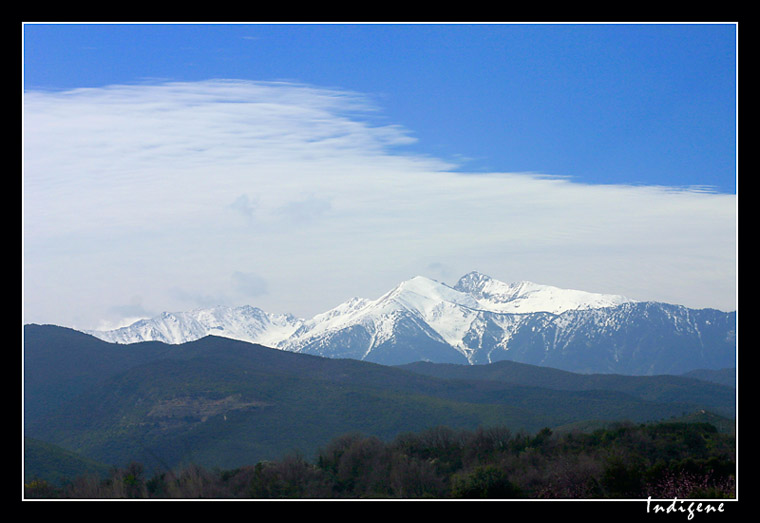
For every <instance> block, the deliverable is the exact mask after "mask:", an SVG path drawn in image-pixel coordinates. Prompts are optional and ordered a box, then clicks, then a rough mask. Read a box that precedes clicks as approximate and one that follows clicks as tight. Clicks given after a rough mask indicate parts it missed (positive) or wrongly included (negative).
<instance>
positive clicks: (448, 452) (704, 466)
mask: <svg viewBox="0 0 760 523" xmlns="http://www.w3.org/2000/svg"><path fill="white" fill-rule="evenodd" d="M735 470H736V460H735V440H734V436H733V435H731V434H724V433H719V432H718V431H717V429H716V428H715V427H714V426H713V425H711V424H708V423H680V422H667V423H658V424H649V425H645V424H640V425H634V424H616V425H613V426H611V427H609V428H605V429H598V430H595V431H593V432H591V433H569V432H568V433H561V434H557V433H552V432H551V431H550V430H549V429H543V430H541V431H539V432H537V433H535V434H525V433H517V434H513V433H512V432H511V431H510V430H509V429H506V428H503V427H494V428H483V429H478V430H475V431H464V430H454V429H450V428H447V427H436V428H433V429H429V430H426V431H423V432H420V433H405V434H402V435H399V436H397V437H396V438H395V439H393V440H392V441H390V442H384V441H382V440H380V439H378V438H376V437H372V436H364V435H361V434H347V435H344V436H341V437H338V438H336V439H334V440H332V441H331V442H330V443H329V444H328V445H326V446H325V447H324V448H323V449H321V450H320V451H319V452H318V455H317V456H316V458H315V459H314V460H307V459H305V458H304V457H303V456H301V455H298V454H290V455H288V456H286V457H284V458H282V459H281V460H279V461H270V462H260V463H257V464H255V465H250V466H244V467H240V468H236V469H233V470H208V469H204V468H203V467H199V466H195V465H190V466H185V467H183V468H180V469H177V470H172V471H164V472H160V473H156V474H153V475H151V476H150V477H147V475H146V474H145V473H144V469H143V467H142V465H140V464H138V463H132V464H130V465H129V466H127V467H124V468H115V469H113V470H111V472H110V474H109V475H108V476H107V477H98V476H93V475H86V476H80V477H77V478H73V479H71V480H69V481H66V482H64V483H62V484H61V486H54V485H52V484H50V483H47V482H45V481H42V480H34V479H32V480H31V481H29V478H27V481H28V483H27V484H26V485H25V497H26V498H28V499H29V498H77V499H98V498H143V499H171V498H223V499H232V498H319V499H334V498H439V499H440V498H510V499H511V498H532V499H540V498H553V499H571V498H582V499H588V498H610V499H643V498H646V497H648V496H651V497H652V498H653V499H672V498H676V497H677V498H680V499H685V498H705V499H717V498H733V497H735V492H736V489H735Z"/></svg>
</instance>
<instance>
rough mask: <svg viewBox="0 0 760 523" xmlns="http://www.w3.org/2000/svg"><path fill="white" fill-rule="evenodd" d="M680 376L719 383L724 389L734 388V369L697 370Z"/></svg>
mask: <svg viewBox="0 0 760 523" xmlns="http://www.w3.org/2000/svg"><path fill="white" fill-rule="evenodd" d="M682 376H684V377H687V378H694V379H698V380H704V381H710V382H713V383H719V384H721V385H725V386H726V387H736V369H717V370H713V369H697V370H693V371H691V372H687V373H686V374H682Z"/></svg>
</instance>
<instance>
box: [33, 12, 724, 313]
mask: <svg viewBox="0 0 760 523" xmlns="http://www.w3.org/2000/svg"><path fill="white" fill-rule="evenodd" d="M736 30H737V28H736V26H735V25H732V24H695V25H691V24H667V25H665V24H644V25H631V24H611V25H604V24H581V25H571V24H548V25H545V24H524V25H511V24H474V25H468V24H444V25H438V24H380V25H376V24H358V25H353V24H337V25H336V24H274V25H267V24H222V25H215V24H201V25H192V24H149V25H132V24H128V25H117V24H106V25H97V24H84V25H82V24H52V25H37V24H31V25H26V26H25V27H24V41H23V44H24V57H23V58H24V64H23V65H24V70H23V73H24V90H25V130H24V133H25V134H24V136H25V149H24V152H25V184H24V189H25V211H24V213H25V216H24V217H25V275H26V276H25V293H26V294H25V312H26V315H27V317H28V321H46V322H52V323H64V324H69V325H75V324H80V323H81V324H88V325H92V324H93V323H96V322H106V321H112V322H124V321H125V319H126V318H127V317H128V316H129V317H130V318H131V317H138V316H147V315H150V314H154V313H159V312H161V311H163V310H177V309H188V308H192V307H194V306H201V305H207V304H210V303H215V302H225V303H226V304H241V303H243V302H245V303H250V304H252V305H258V306H261V307H262V308H264V309H279V310H272V312H293V313H297V314H299V315H309V314H313V313H316V312H320V311H321V310H325V309H326V308H328V307H330V306H334V305H337V304H338V303H339V302H341V301H343V300H345V299H348V298H350V297H351V296H354V295H361V296H363V297H370V298H372V297H376V296H378V295H379V294H380V293H382V292H384V291H385V290H387V289H388V288H389V286H392V285H393V284H395V283H396V282H397V281H398V280H399V279H405V278H407V277H412V276H414V275H416V274H424V275H427V276H430V277H433V278H436V279H440V280H443V281H446V282H447V283H454V282H455V280H456V278H457V277H458V276H461V275H462V274H464V273H465V272H468V271H469V270H475V269H477V270H482V271H483V272H486V273H490V274H491V276H493V277H495V278H499V279H503V280H505V281H514V280H518V279H526V280H533V281H538V282H539V283H546V284H553V285H558V286H566V287H574V288H584V289H585V290H593V291H600V292H611V293H616V294H628V295H631V294H633V296H631V297H633V298H637V299H661V300H663V301H670V302H678V303H682V304H687V305H692V306H714V307H716V308H723V309H728V308H732V307H733V306H734V298H735V293H736V291H735V285H736V284H735V280H736V274H735V263H736V262H735V255H736V253H735V241H736V238H735V234H736V231H735V225H736V224H735V206H736V199H735V195H736V179H737V178H736V105H737V100H736V74H737V73H736ZM221 80H224V81H225V82H220V81H221ZM231 107H238V108H240V111H239V112H237V113H236V112H234V111H230V110H229V109H230V108H231ZM156 114H165V115H167V119H166V120H161V119H160V118H157V119H156V121H155V123H154V124H153V125H148V124H147V123H146V121H147V120H149V119H151V118H152V117H153V116H154V115H156ZM191 130H192V132H191ZM63 144H67V146H66V147H64V146H63ZM227 147H229V149H227ZM173 148H175V149H173ZM188 151H190V153H188ZM285 160H288V162H286V161H285ZM164 162H165V163H164ZM263 166H266V169H265V168H264V167H263ZM312 171H313V174H306V173H311V172H312ZM222 172H223V173H224V174H221V173H222ZM410 173H412V174H410ZM212 180H213V182H212ZM275 182H277V183H275ZM174 184H179V185H174ZM223 187H224V188H226V192H224V191H223V190H222V188H223ZM139 188H146V189H147V191H146V192H142V191H141V190H140V189H139ZM402 188H403V190H402ZM431 189H432V190H431ZM173 191H174V192H173ZM383 191H387V192H383ZM447 191H454V192H447ZM368 193H372V194H373V195H375V197H376V198H377V201H374V200H372V199H371V198H369V197H368V196H367V194H368ZM178 194H180V195H182V197H181V198H176V199H172V198H171V196H176V195H178ZM455 196H456V197H458V198H461V201H460V200H457V198H455ZM381 201H385V202H386V205H385V206H382V205H381V203H380V202H381ZM62 202H67V203H62ZM170 202H171V203H170ZM447 206H448V207H447ZM74 208H76V209H77V211H76V212H75V211H74ZM221 208H224V209H226V210H225V211H224V212H228V211H229V210H230V209H232V210H233V211H234V212H235V213H236V214H234V216H235V218H232V217H231V215H225V214H223V211H221V210H219V209H221ZM212 209H217V211H218V212H216V211H212ZM361 209H363V210H364V212H363V213H360V210H361ZM412 209H414V210H412ZM444 210H445V211H446V212H445V215H444ZM185 213H186V214H185ZM352 213H354V214H352ZM452 213H459V214H460V216H463V215H465V213H466V216H467V217H466V219H462V220H459V221H457V222H456V224H455V223H453V222H452V223H451V224H447V222H446V221H447V220H452V218H450V216H451V215H452ZM710 213H715V214H710ZM286 215H287V216H288V219H287V220H285V221H287V222H288V223H285V221H284V220H282V219H281V220H280V221H279V222H278V221H277V220H276V219H275V217H280V218H282V217H283V216H286ZM139 216H145V217H148V216H149V217H150V219H149V220H148V219H147V218H145V222H143V221H140V220H139V219H138V217H139ZM182 216H184V217H185V218H186V219H184V220H182V219H180V218H179V217H182ZM349 216H351V217H353V219H354V223H355V224H356V227H357V230H349V229H350V227H348V226H347V225H345V223H346V221H345V220H346V219H347V217H349ZM357 216H361V219H359V218H357ZM568 216H571V217H572V218H568ZM109 217H110V218H109ZM175 217H176V219H177V220H178V223H175V222H173V221H172V220H174V219H175ZM298 217H301V218H298ZM236 219H237V220H238V221H237V222H236V221H235V220H236ZM299 219H300V220H301V221H300V222H299ZM193 220H198V221H197V223H196V222H193ZM320 220H322V222H320ZM670 220H672V221H670ZM436 223H437V224H438V226H443V227H444V228H445V229H446V233H445V234H444V233H442V232H440V230H439V229H437V228H436V225H435V224H436ZM605 223H606V224H607V228H606V229H605V228H604V227H603V226H602V224H605ZM161 224H163V225H161ZM183 224H184V225H183ZM616 224H624V225H616ZM656 224H659V225H656ZM360 225H361V227H363V229H362V231H363V232H361V231H360V230H359V226H360ZM663 225H665V226H663ZM465 226H466V227H465ZM310 227H312V228H314V230H312V231H311V232H308V231H307V230H308V229H309V228H310ZM458 227H461V229H459V228H458ZM613 227H617V228H616V229H613ZM662 229H667V230H669V231H671V233H672V234H673V235H674V239H671V238H670V237H668V236H666V233H665V232H664V231H663V230H662ZM693 229H698V230H699V232H698V233H689V234H687V233H685V231H687V230H689V231H692V230H693ZM616 231H617V232H616ZM655 231H656V232H655ZM307 232H308V233H307ZM690 234H693V236H692V235H690ZM620 235H624V237H625V239H621V236H620ZM285 237H287V238H289V240H290V243H289V244H288V245H284V244H280V243H278V242H277V241H276V239H277V238H285ZM368 237H370V238H374V239H376V240H377V242H376V243H378V245H382V247H377V249H378V250H377V251H376V250H375V249H373V248H370V247H369V246H365V248H364V249H363V251H366V252H364V253H363V254H362V253H359V252H354V251H355V250H359V249H358V247H357V243H356V241H357V239H358V238H368ZM475 237H478V238H480V239H479V240H478V241H476V240H475V239H474V238H475ZM190 238H196V240H195V241H192V240H190ZM198 238H208V240H207V241H208V245H207V247H208V248H210V249H212V250H213V251H215V252H220V253H221V252H225V253H232V254H229V255H228V256H226V257H225V258H224V259H220V258H214V257H213V256H211V255H210V254H209V252H208V249H206V250H205V251H204V249H203V248H200V247H199V246H198V241H197V239H198ZM320 240H321V241H320ZM251 243H254V244H256V245H259V246H260V247H261V249H259V250H256V249H253V248H252V247H251V246H250V245H251ZM687 243H688V245H687ZM141 244H143V245H148V246H150V247H151V250H150V251H149V252H148V251H145V252H143V253H142V255H141V256H138V255H137V254H136V253H138V252H142V251H140V248H139V247H137V245H141ZM294 244H298V245H302V246H303V248H304V249H308V250H307V251H299V250H298V249H296V248H295V247H294V246H293V245H294ZM93 245H100V246H101V247H100V248H99V249H95V248H94V247H93ZM444 245H445V246H447V247H445V248H444V247H443V246H444ZM106 246H107V248H106ZM391 246H393V247H391ZM328 247H329V248H328ZM322 248H324V249H325V252H324V253H322V251H321V249H322ZM262 249H265V250H266V254H262V252H261V250H262ZM389 249H390V251H389ZM303 252H308V253H309V254H308V255H307V256H306V255H304V254H303ZM336 252H339V253H341V256H338V257H336V256H335V253H336ZM349 252H350V255H349V254H348V253H349ZM330 253H333V254H332V257H331V255H330ZM380 253H383V254H380ZM475 253H478V254H477V255H476V254H475ZM716 253H719V254H716ZM152 258H154V259H155V260H156V261H155V263H154V262H152V261H149V260H150V259H152ZM378 258H381V260H380V261H378ZM632 258H633V259H635V260H636V262H635V263H634V262H633V261H632ZM178 259H181V260H182V264H181V265H182V267H183V268H182V270H179V269H177V270H175V271H174V273H173V274H172V276H171V277H167V275H166V273H164V272H162V269H161V268H160V267H165V266H166V264H169V263H174V264H175V266H176V264H177V260H178ZM298 259H301V260H304V262H306V265H308V267H306V266H301V265H300V264H299V263H296V260H298ZM336 259H345V261H344V262H343V263H345V266H342V265H341V264H339V263H338V262H337V261H336ZM558 259H562V260H564V263H557V262H555V263H549V261H547V260H558ZM168 260H173V262H172V261H168ZM283 260H288V261H287V262H285V263H284V262H283ZM621 260H627V261H621ZM56 261H57V262H58V263H57V264H55V263H54V262H56ZM349 267H350V269H349ZM357 267H362V268H363V269H362V270H359V269H358V268H357ZM212 272H215V273H216V274H215V275H211V273H212ZM62 273H67V274H69V275H71V276H69V277H67V279H69V280H70V283H66V282H64V281H63V280H64V278H62V277H61V275H62ZM75 275H81V276H76V277H75ZM109 277H110V279H112V280H113V279H116V280H119V281H121V282H122V283H117V282H114V281H108V282H107V281H106V279H108V278H109ZM170 280H171V281H170ZM452 280H453V281H452ZM315 281H319V282H320V284H321V285H322V286H317V284H316V283H311V282H315ZM359 281H361V282H362V284H361V285H359V284H358V283H357V282H359ZM200 282H204V283H200ZM312 285H313V287H312ZM298 289H308V291H309V292H308V295H309V298H308V299H305V298H304V297H303V296H301V293H300V292H298ZM98 295H100V296H99V297H98ZM73 296H78V297H77V298H76V299H77V300H78V303H81V305H78V306H77V307H74V309H75V310H76V312H71V311H72V307H71V306H70V305H69V306H66V307H64V308H63V309H62V308H59V307H56V306H55V305H54V304H56V303H65V302H67V301H71V300H73V299H74V298H73ZM316 296H319V299H317V298H316ZM75 326H76V325H75Z"/></svg>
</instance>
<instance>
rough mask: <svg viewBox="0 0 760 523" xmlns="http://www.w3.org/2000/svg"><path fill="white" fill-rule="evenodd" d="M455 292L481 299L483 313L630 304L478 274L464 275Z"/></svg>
mask: <svg viewBox="0 0 760 523" xmlns="http://www.w3.org/2000/svg"><path fill="white" fill-rule="evenodd" d="M454 289H456V290H459V291H461V292H464V293H467V294H469V295H470V296H472V297H473V298H475V299H476V300H478V302H479V304H480V307H481V308H482V309H484V310H489V311H493V312H503V313H534V312H550V313H552V314H561V313H563V312H565V311H568V310H575V309H596V308H602V307H614V306H617V305H621V304H623V303H627V302H631V301H633V300H629V299H628V298H625V297H624V296H618V295H611V294H597V293H592V292H586V291H577V290H572V289H561V288H559V287H553V286H551V285H541V284H538V283H533V282H530V281H517V282H513V283H505V282H503V281H499V280H495V279H493V278H491V277H490V276H487V275H485V274H481V273H479V272H470V273H468V274H465V275H464V276H462V277H461V278H460V279H459V281H458V282H457V284H456V285H455V286H454Z"/></svg>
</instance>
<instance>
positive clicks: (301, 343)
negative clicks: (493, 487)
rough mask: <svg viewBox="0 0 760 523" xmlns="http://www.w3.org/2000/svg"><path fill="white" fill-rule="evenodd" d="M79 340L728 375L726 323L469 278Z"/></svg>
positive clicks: (175, 320) (656, 306) (194, 316)
mask: <svg viewBox="0 0 760 523" xmlns="http://www.w3.org/2000/svg"><path fill="white" fill-rule="evenodd" d="M90 334H92V335H94V336H96V337H98V338H101V339H103V340H106V341H112V342H117V343H133V342H137V341H146V340H158V341H164V342H166V343H183V342H186V341H192V340H195V339H198V338H200V337H203V336H206V335H209V334H213V335H217V336H225V337H230V338H235V339H240V340H244V341H250V342H254V343H260V344H262V345H267V346H270V347H276V348H279V349H283V350H288V351H294V352H301V353H306V354H314V355H319V356H325V357H338V358H354V359H361V360H367V361H373V362H376V363H383V364H403V363H409V362H413V361H420V360H424V361H433V362H445V363H464V364H466V363H469V364H479V363H489V362H494V361H498V360H505V359H508V360H514V361H519V362H523V363H532V364H536V365H546V366H552V367H556V368H561V369H566V370H571V371H575V372H619V373H625V374H654V373H675V372H679V371H682V370H683V371H684V372H685V371H687V370H692V369H694V368H699V367H704V368H721V367H731V366H734V365H735V313H725V312H721V311H715V310H711V309H706V310H693V309H687V308H685V307H681V306H677V305H669V304H662V303H655V302H637V301H634V300H629V299H627V298H625V297H623V296H616V295H607V294H595V293H589V292H584V291H577V290H568V289H560V288H557V287H552V286H547V285H539V284H535V283H531V282H517V283H511V284H507V283H504V282H501V281H498V280H494V279H493V278H490V277H488V276H486V275H484V274H480V273H477V272H471V273H469V274H466V275H465V276H463V277H462V278H460V279H459V281H458V282H457V284H456V285H454V286H453V287H450V286H448V285H446V284H444V283H440V282H437V281H435V280H431V279H428V278H425V277H422V276H417V277H415V278H412V279H410V280H407V281H404V282H402V283H401V284H399V285H398V286H396V287H395V288H394V289H392V290H391V291H390V292H388V293H386V294H384V295H383V296H381V297H379V298H377V299H375V300H369V299H364V298H353V299H351V300H349V301H347V302H345V303H342V304H340V305H338V306H337V307H335V308H333V309H331V310H329V311H326V312H324V313H321V314H318V315H316V316H314V317H313V318H311V319H299V318H294V317H292V316H287V315H272V314H268V313H266V312H264V311H262V310H260V309H257V308H254V307H239V308H225V307H217V308H213V309H199V310H195V311H190V312H186V313H174V314H168V313H165V314H162V315H161V316H159V317H157V318H153V319H150V320H141V321H139V322H137V323H135V324H133V325H130V326H128V327H124V328H121V329H118V330H114V331H105V332H103V331H101V332H93V331H91V332H90Z"/></svg>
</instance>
